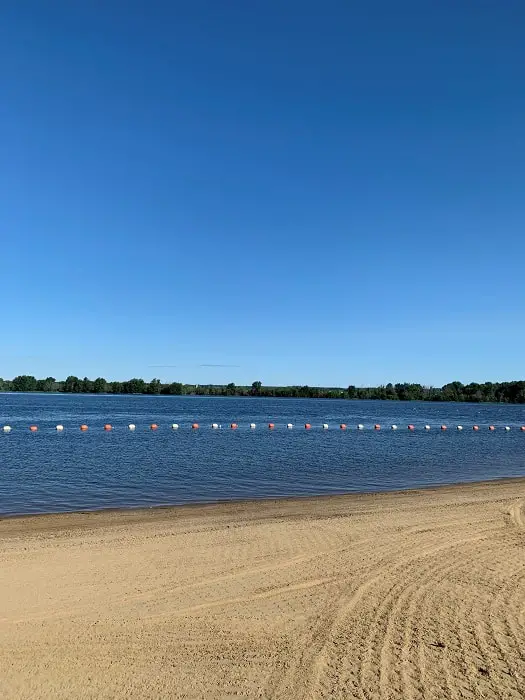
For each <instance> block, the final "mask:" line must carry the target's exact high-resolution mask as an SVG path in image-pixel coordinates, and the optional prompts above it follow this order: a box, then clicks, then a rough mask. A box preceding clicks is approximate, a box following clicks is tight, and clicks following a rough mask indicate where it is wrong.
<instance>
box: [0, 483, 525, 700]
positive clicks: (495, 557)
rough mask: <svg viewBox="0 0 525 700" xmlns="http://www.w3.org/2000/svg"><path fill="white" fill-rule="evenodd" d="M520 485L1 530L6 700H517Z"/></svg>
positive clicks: (8, 524) (523, 570)
mask: <svg viewBox="0 0 525 700" xmlns="http://www.w3.org/2000/svg"><path fill="white" fill-rule="evenodd" d="M523 497H525V481H520V480H508V481H503V482H499V483H485V484H476V485H469V486H455V487H446V488H440V489H433V490H425V491H413V492H405V493H395V494H388V495H385V494H382V495H364V496H344V497H331V498H330V497H329V498H314V499H304V500H302V499H299V500H298V499H295V500H286V501H271V502H259V503H242V504H227V505H216V506H199V507H185V508H170V509H156V510H146V511H132V512H131V511H130V512H104V513H91V514H76V515H73V514H70V515H54V516H42V517H33V518H14V519H4V520H3V521H1V522H0V697H1V698H2V699H3V700H11V699H14V698H27V699H28V700H29V699H31V700H36V699H38V698H58V699H60V698H68V699H69V698H75V699H81V698H97V699H98V698H140V699H147V698H155V700H157V699H159V698H210V699H213V698H238V697H245V698H290V699H292V700H293V699H294V698H361V699H364V700H371V699H372V698H396V699H397V698H399V699H400V700H412V699H415V698H421V699H423V698H424V699H425V700H428V699H433V698H436V699H439V700H442V699H446V698H500V699H501V700H510V699H512V698H525V515H524V511H523V500H522V499H523Z"/></svg>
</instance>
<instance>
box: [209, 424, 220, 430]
mask: <svg viewBox="0 0 525 700" xmlns="http://www.w3.org/2000/svg"><path fill="white" fill-rule="evenodd" d="M211 427H212V428H213V429H214V430H218V429H219V424H218V423H212V424H211Z"/></svg>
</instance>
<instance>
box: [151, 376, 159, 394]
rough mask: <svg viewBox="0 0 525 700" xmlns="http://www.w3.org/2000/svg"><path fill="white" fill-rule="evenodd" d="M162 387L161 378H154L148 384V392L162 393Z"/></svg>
mask: <svg viewBox="0 0 525 700" xmlns="http://www.w3.org/2000/svg"><path fill="white" fill-rule="evenodd" d="M161 389H162V386H161V383H160V379H152V380H151V382H150V383H149V385H148V394H160V392H161Z"/></svg>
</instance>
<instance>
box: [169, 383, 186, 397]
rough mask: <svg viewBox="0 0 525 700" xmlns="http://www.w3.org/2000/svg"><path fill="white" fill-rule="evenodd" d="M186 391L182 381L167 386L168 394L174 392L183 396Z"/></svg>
mask: <svg viewBox="0 0 525 700" xmlns="http://www.w3.org/2000/svg"><path fill="white" fill-rule="evenodd" d="M183 392H184V387H183V385H182V384H181V383H180V382H172V383H171V384H170V385H169V386H168V387H167V391H166V393H167V394H173V395H175V396H182V394H183Z"/></svg>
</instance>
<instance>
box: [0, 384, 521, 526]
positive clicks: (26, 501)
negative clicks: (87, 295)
mask: <svg viewBox="0 0 525 700" xmlns="http://www.w3.org/2000/svg"><path fill="white" fill-rule="evenodd" d="M194 421H197V422H198V423H200V425H201V428H200V429H199V430H198V431H192V430H191V429H190V426H191V423H193V422H194ZM270 421H271V422H274V423H275V425H276V428H275V430H274V431H269V430H268V428H267V424H268V422H270ZM212 422H217V423H221V424H222V426H223V427H222V430H217V431H214V430H211V429H210V425H211V423H212ZM231 422H236V423H238V424H239V429H238V430H236V431H232V430H230V429H229V427H228V426H229V424H230V423H231ZM251 422H254V423H257V429H256V430H250V428H249V424H250V423H251ZM289 422H291V423H294V424H295V428H294V430H292V431H289V430H287V429H286V427H285V426H286V424H287V423H289ZM305 422H310V423H311V424H312V430H311V431H306V430H304V423H305ZM324 422H326V423H329V424H330V430H328V431H324V430H322V428H321V425H322V423H324ZM341 422H344V423H346V424H347V425H348V428H349V429H348V430H347V431H346V432H343V431H341V430H339V424H340V423H341ZM0 423H1V424H2V425H3V424H6V423H7V424H9V425H11V426H12V428H13V430H12V432H11V433H10V434H2V433H0V513H1V514H15V513H42V512H58V511H71V510H88V509H99V508H113V507H133V506H154V505H166V504H179V503H190V502H207V501H217V500H224V499H242V498H262V497H281V496H305V495H313V494H328V493H345V492H352V491H353V492H358V491H387V490H392V489H400V488H411V487H420V486H429V485H432V484H444V483H455V482H467V481H477V480H481V479H495V478H500V477H509V476H525V433H522V432H520V431H519V429H518V428H519V426H521V425H522V424H525V406H503V405H489V404H482V405H480V404H436V403H419V402H417V403H416V402H414V403H404V402H384V401H330V400H313V399H258V398H253V399H246V398H245V399H238V398H199V397H183V398H179V397H172V396H89V395H82V396H73V395H63V394H62V395H60V394H58V395H56V394H0ZM33 423H34V424H36V425H38V426H39V431H38V432H37V433H30V432H29V426H30V425H31V424H33ZM58 423H61V424H63V425H64V428H65V430H64V432H63V433H57V432H56V431H55V425H57V424H58ZM82 423H87V424H88V425H89V431H88V432H86V433H81V432H80V430H79V426H80V425H81V424H82ZM105 423H111V424H112V425H113V426H114V430H113V431H111V432H104V431H103V429H102V428H103V425H104V424H105ZM128 423H135V424H136V425H137V429H136V431H135V432H130V431H129V430H128V429H127V425H128ZM151 423H158V425H159V429H158V430H157V431H155V432H152V431H151V430H150V429H149V426H150V424H151ZM172 423H179V424H180V429H179V430H178V431H172V430H171V428H170V425H171V424H172ZM357 423H363V424H365V425H366V428H367V429H366V430H365V431H363V432H361V433H360V432H357V431H356V429H355V426H356V424H357ZM375 423H380V424H381V425H382V428H383V429H382V430H381V431H380V432H375V431H374V430H372V426H373V425H374V424H375ZM392 423H396V424H397V425H398V426H399V430H398V431H397V432H394V431H391V430H390V425H391V424H392ZM409 423H413V424H414V425H415V426H416V431H415V432H414V433H409V432H408V431H407V430H406V426H407V425H408V424H409ZM426 423H428V424H430V425H431V426H432V430H431V431H430V432H425V431H424V430H423V426H424V425H425V424H426ZM442 423H445V424H447V425H448V426H449V430H448V431H446V432H445V433H442V432H441V431H440V430H439V426H440V425H441V424H442ZM458 424H462V425H463V426H464V428H465V429H464V431H463V432H457V431H456V430H455V426H456V425H458ZM474 424H479V425H480V431H479V432H478V433H475V432H473V431H472V425H474ZM489 424H492V425H495V426H496V431H495V432H494V433H491V432H489V431H488V429H487V428H488V425H489ZM505 425H510V426H512V428H513V429H512V430H511V431H510V432H508V433H507V432H505V431H503V429H502V428H503V426H505Z"/></svg>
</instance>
